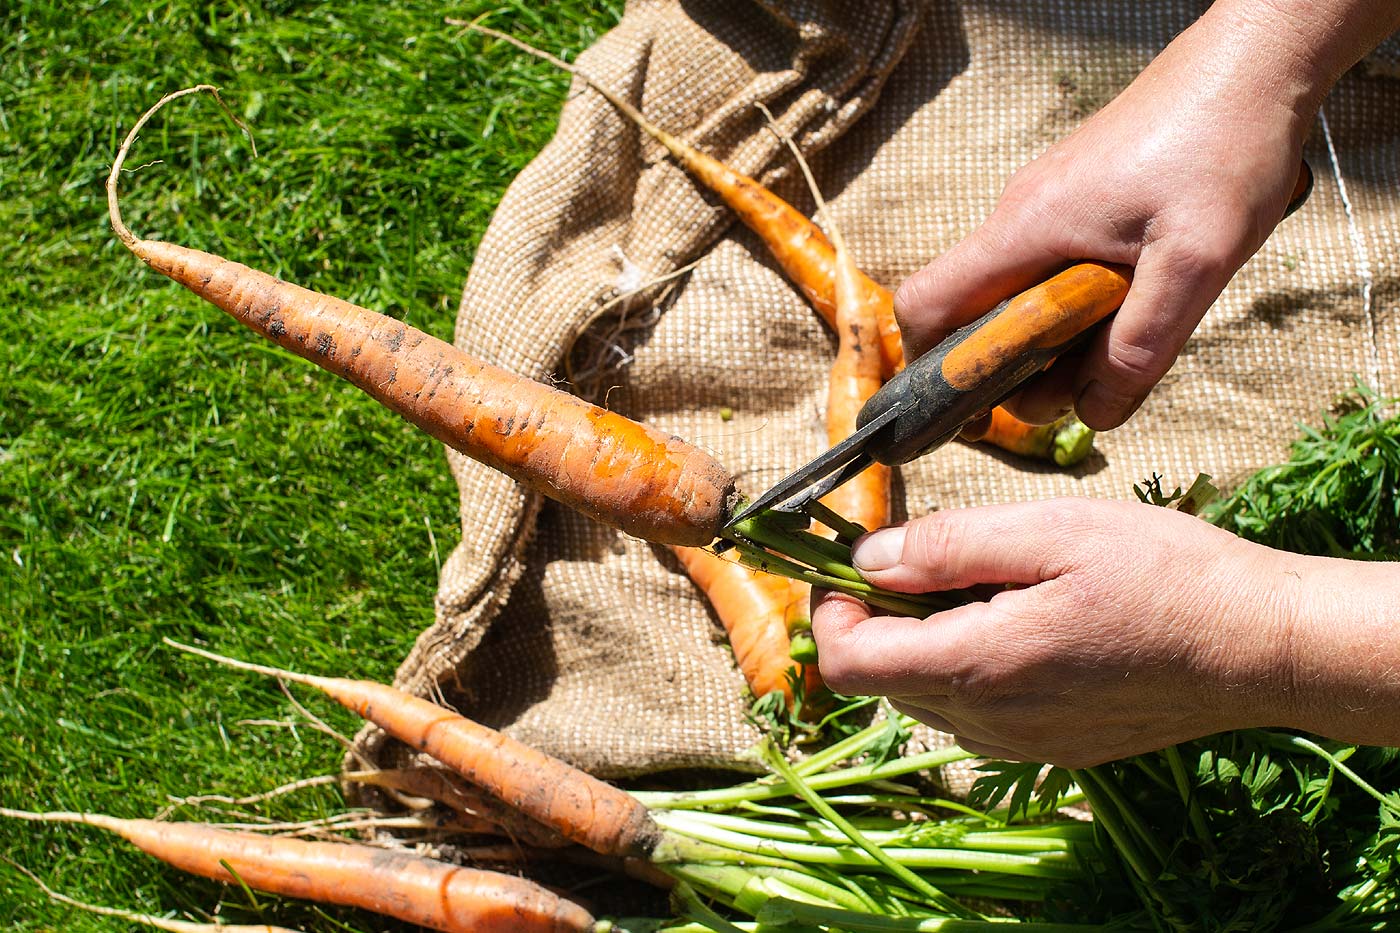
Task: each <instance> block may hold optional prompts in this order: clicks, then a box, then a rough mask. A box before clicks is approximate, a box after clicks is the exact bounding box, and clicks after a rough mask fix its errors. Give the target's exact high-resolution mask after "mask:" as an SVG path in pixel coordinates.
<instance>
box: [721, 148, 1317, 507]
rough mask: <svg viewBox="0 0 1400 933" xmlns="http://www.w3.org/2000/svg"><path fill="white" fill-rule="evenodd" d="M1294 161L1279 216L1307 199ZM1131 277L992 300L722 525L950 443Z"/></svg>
mask: <svg viewBox="0 0 1400 933" xmlns="http://www.w3.org/2000/svg"><path fill="white" fill-rule="evenodd" d="M1312 183H1313V175H1312V170H1311V169H1310V168H1309V167H1308V164H1307V163H1306V162H1303V163H1301V165H1300V167H1299V171H1298V180H1297V182H1296V184H1295V185H1294V188H1293V196H1292V198H1291V199H1290V201H1289V204H1288V209H1287V211H1286V212H1285V213H1284V216H1285V217H1286V216H1288V214H1291V213H1292V212H1293V211H1294V210H1296V209H1297V208H1298V207H1299V206H1300V205H1302V203H1303V201H1305V200H1306V199H1307V196H1308V193H1309V192H1310V191H1311V190H1312ZM1131 281H1132V271H1131V270H1130V269H1128V268H1127V267H1125V266H1118V265H1110V264H1106V263H1097V262H1081V263H1077V264H1075V265H1072V266H1070V267H1069V268H1067V269H1065V270H1063V271H1061V272H1060V273H1058V274H1056V275H1055V276H1053V277H1051V278H1049V279H1047V280H1046V281H1044V282H1042V283H1040V284H1039V285H1036V286H1035V287H1033V288H1031V289H1028V290H1027V291H1024V292H1022V293H1020V294H1019V295H1016V296H1015V297H1012V298H1009V299H1007V300H1006V301H1003V302H1001V303H1000V304H999V305H997V306H996V307H995V308H993V309H992V310H990V311H988V312H987V313H986V314H984V315H982V316H981V317H979V318H978V319H977V320H975V321H973V322H972V323H970V324H966V325H964V326H963V327H960V328H958V329H957V330H955V331H953V333H951V334H950V335H948V337H947V338H945V339H944V340H943V342H942V343H940V344H938V345H937V346H936V347H934V348H933V349H932V350H930V351H928V352H927V353H925V354H924V355H923V356H920V357H919V358H918V359H916V360H914V362H912V363H910V364H909V365H908V366H907V367H905V368H904V369H903V370H901V371H900V372H899V373H897V374H896V375H895V376H894V377H893V378H892V379H890V381H889V382H887V383H886V384H885V385H884V387H882V388H881V389H880V391H878V392H876V393H875V395H874V396H872V397H871V399H870V400H869V401H868V402H866V404H865V406H864V407H863V408H862V409H861V411H860V414H859V415H858V416H857V418H856V430H855V432H854V433H853V434H851V436H850V437H848V438H846V439H845V440H844V441H842V442H840V443H839V444H837V445H836V446H835V447H832V448H831V449H830V450H828V451H827V452H826V453H824V454H822V455H821V456H819V457H817V458H816V459H814V460H812V461H811V462H810V463H808V464H806V465H805V466H803V467H801V468H799V469H798V470H796V471H794V472H793V473H791V474H789V475H788V476H787V477H785V478H784V479H782V480H781V481H779V483H778V484H777V485H776V486H774V487H773V488H771V489H769V490H768V491H767V492H765V493H763V494H762V495H760V496H759V497H758V498H756V499H754V500H753V501H751V502H750V503H748V504H747V505H746V506H744V507H743V508H742V509H740V510H739V511H738V512H737V513H735V515H734V516H733V517H732V518H731V519H730V521H729V522H728V524H727V525H726V526H725V527H726V528H733V527H734V526H735V525H736V524H738V523H740V522H742V521H744V520H745V519H747V518H749V517H751V516H754V515H758V514H759V513H761V512H764V511H766V510H769V509H779V510H781V511H800V510H801V509H802V508H803V507H805V506H806V505H808V504H809V503H811V502H813V501H815V500H818V499H821V498H822V497H823V496H825V495H827V494H828V493H830V492H831V491H832V490H833V489H835V488H836V487H837V486H839V485H841V484H842V483H844V482H845V481H846V480H848V479H850V478H851V477H853V476H855V475H856V474H857V473H859V472H861V471H862V470H864V469H865V468H866V467H869V466H870V465H872V464H874V463H877V462H878V463H883V464H886V465H888V466H898V465H900V464H903V463H908V462H909V461H910V460H913V459H915V458H917V457H921V456H923V455H924V454H926V453H929V452H930V451H932V450H935V449H936V448H938V447H941V446H942V445H943V444H945V443H947V442H948V441H950V440H952V439H953V438H954V437H956V436H957V434H958V432H960V431H961V430H962V428H963V427H964V425H966V424H968V423H969V422H971V421H973V420H975V419H977V418H978V417H979V416H981V415H982V414H984V413H985V412H987V411H988V410H989V409H991V408H992V406H994V405H997V404H999V403H1000V402H1001V401H1003V400H1004V399H1006V398H1007V397H1008V396H1010V395H1012V394H1013V393H1015V392H1016V390H1017V389H1019V388H1020V387H1021V386H1022V384H1024V383H1025V382H1026V381H1027V380H1028V379H1030V377H1032V376H1034V375H1035V374H1036V373H1039V372H1040V371H1041V370H1043V369H1045V368H1046V367H1047V366H1048V365H1049V364H1050V363H1051V362H1053V361H1054V360H1055V358H1056V357H1058V356H1059V355H1060V354H1062V353H1064V352H1065V351H1066V350H1068V349H1070V348H1071V347H1073V346H1074V345H1075V344H1077V343H1079V342H1080V341H1081V340H1083V339H1085V338H1086V337H1087V336H1088V335H1089V334H1090V333H1091V332H1092V331H1093V330H1094V328H1095V326H1096V325H1098V324H1099V323H1100V322H1102V321H1103V320H1104V319H1105V318H1107V317H1109V316H1110V315H1111V314H1113V312H1115V311H1116V310H1118V306H1119V305H1121V304H1122V303H1123V299H1124V298H1125V297H1126V296H1127V294H1128V287H1129V285H1130V284H1131Z"/></svg>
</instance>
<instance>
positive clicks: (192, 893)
mask: <svg viewBox="0 0 1400 933" xmlns="http://www.w3.org/2000/svg"><path fill="white" fill-rule="evenodd" d="M491 8H492V6H491V5H489V4H485V3H480V2H470V3H467V4H465V5H459V6H450V7H441V6H438V5H433V4H422V5H419V4H413V5H411V6H409V7H408V8H403V7H400V6H398V5H395V4H381V3H373V4H371V3H362V2H345V0H342V2H338V3H295V2H281V0H268V2H266V3H263V4H256V3H255V4H245V3H243V2H240V0H233V2H224V0H218V2H208V3H195V2H192V0H170V2H152V3H148V4H129V5H128V4H121V3H110V4H107V3H87V4H83V5H81V6H79V5H76V4H60V3H56V2H54V0H47V2H36V3H27V2H22V0H12V2H10V3H7V4H5V5H4V7H3V12H0V27H3V28H0V230H3V236H0V255H3V268H4V270H5V275H4V276H3V278H0V373H2V374H3V378H0V804H3V805H5V806H10V807H23V808H33V809H48V808H54V809H58V808H63V809H87V810H97V811H103V812H108V813H113V814H115V815H118V816H127V817H132V816H147V815H150V814H152V813H154V812H155V811H157V810H158V809H160V808H161V807H162V806H163V805H164V804H165V803H166V799H167V795H177V796H183V795H189V794H196V793H204V792H219V793H229V794H245V793H250V792H256V791H259V790H263V789H267V788H270V787H273V786H275V785H277V784H279V783H281V782H284V781H288V780H292V779H295V778H299V777H304V776H308V775H313V774H323V773H329V772H331V771H334V770H335V769H336V768H337V767H338V766H339V762H340V752H339V750H338V749H337V748H336V747H335V746H334V744H333V743H332V742H331V741H330V740H329V739H327V738H326V737H324V736H321V735H319V734H317V733H315V732H312V731H309V730H306V729H304V728H303V729H298V730H296V731H289V730H287V729H280V728H272V727H265V726H255V725H248V724H245V721H246V720H249V719H285V718H287V717H288V716H290V715H291V708H290V706H289V704H288V702H287V701H286V699H285V698H284V697H283V696H282V695H281V694H280V693H279V692H278V690H277V688H276V686H275V685H273V684H269V683H266V682H261V681H259V680H257V679H256V678H253V677H250V676H247V675H242V674H237V673H233V672H229V671H224V670H217V669H212V668H211V667H210V666H209V665H208V664H206V663H204V662H201V661H198V660H194V659H187V658H185V657H183V656H177V655H176V654H175V653H174V652H172V651H170V650H169V649H167V648H165V647H163V646H162V645H161V643H160V639H161V638H162V636H171V637H174V638H177V639H184V640H193V641H199V642H203V643H205V644H208V645H210V646H212V647H215V648H216V649H219V650H223V651H226V652H228V653H231V654H236V655H238V656H241V657H246V658H249V659H253V660H259V661H265V662H269V663H277V664H283V665H293V666H297V667H300V668H303V669H306V670H310V671H316V672H335V673H344V674H353V675H357V676H364V677H371V678H381V679H387V678H389V677H391V676H392V673H393V670H394V667H395V665H396V664H397V662H398V661H399V659H401V658H402V657H403V656H404V654H405V653H406V651H407V649H408V647H409V645H410V644H411V642H412V640H413V638H414V637H415V635H416V634H417V632H419V631H420V630H421V629H422V628H424V627H425V626H426V625H428V624H429V623H430V622H431V620H432V605H433V593H434V589H435V585H436V577H437V572H438V567H439V564H440V561H441V560H442V559H443V558H444V557H445V556H446V554H447V552H448V551H449V550H450V549H451V548H452V546H453V545H454V543H455V542H456V540H457V537H458V531H457V500H456V489H455V487H454V485H453V484H452V482H451V479H450V477H449V475H448V472H447V468H446V464H445V460H444V458H443V456H442V452H441V450H440V449H439V447H438V446H437V445H436V444H435V443H434V442H431V441H429V440H428V439H426V438H424V437H423V436H421V435H419V434H417V433H415V432H413V431H411V430H410V429H408V428H407V427H406V426H405V425H404V424H403V423H402V422H400V421H398V420H397V419H396V418H394V417H393V416H391V415H388V414H387V413H385V412H384V411H382V410H380V409H379V408H378V407H377V406H375V405H374V404H373V403H372V402H370V401H369V400H367V399H365V398H363V397H361V396H360V395H358V394H357V393H356V392H355V391H354V390H352V389H350V388H349V387H347V386H345V385H342V384H339V383H337V382H334V381H333V380H331V379H330V378H329V377H327V376H324V375H322V374H320V373H317V372H316V371H314V370H313V368H312V367H311V366H310V365H309V364H306V363H304V362H302V361H300V360H297V359H295V358H293V357H291V356H290V355H288V354H286V353H284V352H282V351H280V350H278V349H276V348H274V347H272V346H271V345H269V344H264V343H261V342H259V341H257V340H256V339H254V338H252V337H251V336H250V335H248V334H247V333H246V332H244V331H242V330H241V328H240V327H239V326H238V325H236V324H235V323H233V322H232V321H230V320H227V319H225V318H223V317H222V316H221V315H220V313H219V312H218V311H216V310H214V309H212V308H210V307H208V306H205V305H203V304H202V303H201V302H199V301H198V300H197V299H195V298H194V297H193V296H191V295H189V294H187V293H185V292H183V291H181V290H180V289H179V288H178V287H176V286H174V285H172V284H169V283H167V282H165V281H164V280H162V279H159V278H158V277H156V276H155V275H154V274H152V273H149V272H147V271H145V270H144V268H143V267H142V266H141V265H140V264H139V263H138V262H137V261H136V260H135V259H134V258H133V257H131V256H130V255H129V254H127V253H126V252H125V251H124V250H122V249H121V248H120V247H119V245H118V244H117V242H116V240H115V238H114V237H113V236H112V235H111V233H110V231H109V229H108V227H107V223H106V217H105V199H104V193H103V190H102V180H103V178H104V177H105V175H106V172H107V168H108V166H109V164H110V160H111V157H112V155H113V153H114V151H115V148H116V144H117V142H118V141H119V140H120V138H121V136H122V135H123V134H124V133H125V131H126V128H127V127H128V126H129V125H130V124H131V122H132V121H134V119H135V118H136V117H137V116H138V115H139V114H140V113H141V111H143V110H144V109H145V108H146V107H147V106H149V105H150V104H151V103H153V102H154V101H155V100H156V98H158V97H159V96H160V95H161V94H162V93H164V92H166V91H169V90H173V89H175V88H178V87H183V86H186V85H190V84H194V83H199V82H212V83H215V84H219V85H221V86H222V88H223V90H224V93H225V95H226V96H227V98H228V100H229V102H230V103H231V105H232V106H233V107H234V108H235V110H236V111H237V112H239V113H240V114H242V115H243V116H244V117H246V118H247V119H248V121H249V122H250V124H251V125H252V127H253V130H254V133H255V136H256V139H257V144H258V150H259V153H260V157H259V158H257V159H253V158H252V157H251V153H250V150H249V148H248V146H247V144H246V142H245V141H244V140H243V139H242V138H241V137H240V136H239V134H238V133H237V131H236V130H234V129H233V127H232V126H231V125H230V124H229V123H228V121H227V120H225V119H224V118H223V117H222V116H221V115H220V114H219V112H218V110H217V107H215V106H214V105H213V103H212V102H211V101H210V100H209V99H208V98H207V97H199V98H194V99H192V100H190V101H184V102H180V103H178V104H176V105H174V106H172V107H171V108H169V109H168V110H167V111H166V112H165V113H164V114H163V115H161V116H160V117H157V119H156V120H155V121H154V122H153V123H152V125H151V126H150V127H149V128H148V129H147V131H146V132H145V134H144V135H143V137H142V139H141V141H140V142H138V144H137V146H136V148H135V149H134V151H133V153H132V157H131V159H130V161H129V163H128V164H129V165H131V166H133V167H135V166H143V165H144V166H145V167H143V168H141V169H140V171H138V172H136V173H134V174H129V175H128V176H127V179H126V182H125V190H126V192H127V194H126V197H125V200H124V207H125V211H126V215H127V219H128V222H129V223H130V224H131V225H132V227H133V228H134V229H135V230H136V231H137V232H138V234H141V235H145V236H152V237H158V238H165V239H170V240H174V241H176V242H179V243H182V244H185V245H189V246H195V247H200V248H204V249H208V250H211V251H214V252H218V253H221V254H223V255H225V256H228V257H229V258H232V259H236V260H239V261H243V262H247V263H249V264H250V265H254V266H256V267H259V268H262V269H265V270H267V271H270V272H274V273H276V274H278V275H281V276H283V277H286V278H288V279H290V280H292V281H296V282H298V283H300V284H304V285H307V286H310V287H312V288H317V289H321V290H324V291H327V292H331V293H334V294H337V295H340V296H341V297H344V298H347V299H350V300H353V301H356V302H359V303H362V304H365V305H367V306H369V307H372V308H376V309H379V310H383V311H386V312H388V313H391V314H394V315H396V316H398V317H402V318H405V319H407V320H409V321H411V322H412V323H413V324H415V325H416V326H418V327H421V328H424V329H426V330H428V331H429V332H431V333H434V334H437V335H439V336H443V337H449V336H450V334H451V332H452V321H453V317H454V314H455V311H456V303H457V298H458V296H459V294H460V291H461V286H462V282H463V280H464V278H465V276H466V272H467V269H468V267H469V265H470V262H471V258H472V252H473V250H474V248H475V246H476V243H477V240H478V238H479V237H480V235H481V232H482V230H483V229H484V227H485V225H486V222H487V220H488V219H489V217H490V214H491V211H492V210H493V208H494V206H495V204H496V203H497V201H498V199H499V197H500V195H501V193H502V192H503V190H504V188H505V186H506V185H507V184H508V183H509V182H510V180H511V178H513V177H514V175H515V174H516V173H517V172H518V171H519V170H520V169H521V168H522V167H523V166H524V164H525V162H526V161H527V160H528V159H529V158H530V157H531V156H532V155H533V154H534V153H535V152H537V151H538V149H539V148H540V146H542V145H543V144H544V142H545V141H546V140H547V139H548V137H549V135H550V133H551V132H552V131H553V126H554V120H555V116H556V114H557V111H558V107H559V104H560V102H561V100H562V97H563V93H564V90H565V87H566V84H565V81H564V80H563V79H562V78H561V77H559V76H558V75H556V74H554V73H552V72H551V71H550V70H549V69H548V68H547V66H541V65H538V64H536V63H534V62H532V61H527V60H525V59H524V57H523V56H521V55H520V54H518V53H514V52H508V51H506V50H505V49H501V48H498V49H494V50H492V51H490V52H488V53H485V54H482V46H481V43H480V42H479V41H478V40H476V39H474V38H458V37H457V31H456V30H452V29H449V28H447V27H444V26H443V25H442V24H441V17H442V16H443V15H445V14H451V15H457V16H472V15H475V14H477V13H479V12H482V11H484V10H487V9H491ZM532 8H538V9H539V10H542V11H543V12H530V10H531V9H532ZM617 16H618V10H617V9H616V5H615V4H613V5H606V6H605V5H597V4H587V3H583V2H577V0H572V2H568V3H563V4H559V3H556V4H549V5H536V4H530V3H528V2H525V0H519V2H512V3H510V4H507V5H505V8H503V9H502V11H501V13H500V14H499V15H498V16H496V17H495V18H494V19H493V20H492V22H493V23H495V24H496V25H503V26H505V27H506V28H510V29H512V30H513V31H516V32H518V33H520V34H522V35H524V36H526V37H528V38H531V39H533V40H534V41H536V42H538V43H539V44H541V45H544V46H546V47H549V48H552V49H562V50H564V51H566V52H568V53H569V54H573V53H574V52H576V51H577V50H579V49H581V48H583V47H584V46H586V45H588V44H589V43H590V42H591V41H592V40H593V39H594V38H595V37H596V36H597V35H598V34H599V33H600V32H601V31H603V30H604V29H606V28H607V27H608V26H609V25H611V24H612V23H613V22H615V21H616V18H617ZM153 160H162V162H161V164H158V165H146V163H150V162H152V161H153ZM306 699H308V702H310V703H311V705H312V707H313V708H314V709H316V710H317V711H319V712H322V713H323V714H325V715H326V716H327V718H328V719H329V720H330V721H331V722H332V723H333V724H334V725H336V726H337V727H338V728H340V729H341V730H343V731H346V732H351V731H353V730H354V728H355V723H353V722H351V721H350V719H349V718H348V717H347V716H343V715H336V714H335V713H334V711H331V710H329V709H328V707H327V706H326V704H325V703H322V702H315V701H314V700H313V699H311V698H306ZM339 806H340V800H339V797H338V794H337V793H336V792H335V791H325V790H320V791H311V792H305V793H302V794H299V795H297V796H296V797H294V798H292V799H290V800H284V801H282V802H280V803H277V804H272V805H270V806H268V808H267V812H268V813H270V814H272V815H276V816H287V815H295V816H297V817H309V816H315V815H317V814H320V813H328V812H331V811H333V810H335V809H336V808H337V807H339ZM0 852H3V853H5V854H6V855H8V856H9V857H11V858H13V859H15V860H16V861H19V862H21V863H23V864H25V865H28V866H29V867H31V868H33V869H35V870H36V871H38V872H39V873H40V874H41V875H42V876H43V877H45V878H46V879H47V880H49V882H50V883H51V884H53V885H55V886H58V887H60V888H61V889H62V890H64V891H65V892H67V893H69V894H71V895H73V896H77V897H81V898H84V899H87V900H90V901H95V902H98V903H104V904H111V905H120V906H124V907H127V908H131V909H137V910H143V911H148V912H154V913H166V914H170V915H173V916H184V917H187V918H191V919H200V918H204V917H207V916H208V915H209V914H211V913H213V912H215V911H218V913H219V914H220V916H222V917H223V918H225V919H228V920H240V921H243V922H253V921H255V920H259V919H261V920H262V921H264V922H278V923H282V924H284V925H286V926H291V927H300V928H302V929H306V930H308V931H330V930H347V929H348V930H389V929H397V927H395V926H394V925H392V924H389V923H386V922H384V921H381V920H378V919H377V918H372V917H369V916H368V915H364V914H358V913H355V912H353V911H335V910H329V911H324V912H323V911H318V910H315V909H313V908H309V907H306V906H302V905H296V904H292V903H290V902H277V901H275V900H273V899H270V898H265V897H259V898H257V900H256V905H257V906H254V902H253V901H251V900H250V899H249V898H248V896H247V895H245V894H244V893H242V892H240V891H236V890H232V889H226V888H223V887H221V886H219V885H216V884H213V883H204V882H201V881H198V880H193V881H192V880H190V879H189V878H187V877H185V876H183V875H180V874H179V873H177V872H175V871H173V870H170V869H166V868H164V867H162V866H161V865H159V864H158V863H156V862H154V861H153V860H151V859H149V858H147V857H146V856H143V855H141V854H139V853H135V852H133V851H131V850H129V849H128V848H126V847H125V846H124V845H122V844H117V843H115V842H114V841H113V840H112V839H111V838H106V837H103V836H101V835H100V834H99V833H97V832H96V831H92V830H87V829H83V828H78V827H68V826H52V827H46V826H34V825H29V824H14V823H8V822H0ZM0 928H4V929H13V930H25V931H29V930H60V929H61V930H72V931H89V930H112V929H122V928H125V926H124V925H122V924H119V923H117V922H116V921H113V920H110V919H101V918H93V917H89V916H87V915H84V914H80V913H78V912H77V911H75V910H73V909H71V908H67V907H61V906H56V905H52V904H49V903H48V902H47V901H46V900H45V898H44V897H43V896H42V895H41V894H40V893H39V892H38V891H37V890H36V889H35V888H34V887H33V886H32V885H31V884H30V882H29V881H27V880H26V879H25V878H24V877H23V876H22V875H21V874H19V873H18V872H16V871H15V870H13V869H11V868H9V867H8V866H5V865H3V864H0Z"/></svg>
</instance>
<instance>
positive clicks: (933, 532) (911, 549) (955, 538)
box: [851, 499, 1082, 593]
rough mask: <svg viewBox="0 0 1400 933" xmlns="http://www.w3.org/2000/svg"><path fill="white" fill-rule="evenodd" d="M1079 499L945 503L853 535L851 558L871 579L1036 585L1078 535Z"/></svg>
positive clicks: (909, 588) (1057, 568)
mask: <svg viewBox="0 0 1400 933" xmlns="http://www.w3.org/2000/svg"><path fill="white" fill-rule="evenodd" d="M1080 504H1081V502H1080V500H1074V499H1060V500H1054V501H1051V502H1025V503H1012V504H1008V505H993V506H983V507H979V508H971V509H949V510H947V511H943V512H935V513H933V514H932V515H927V516H924V517H923V518H917V519H914V520H913V521H909V522H906V523H905V524H903V525H898V526H894V527H890V528H881V529H880V530H879V531H875V532H872V533H870V534H868V535H865V536H863V537H861V538H860V539H858V540H857V541H856V543H855V545H854V546H853V548H852V549H851V562H852V563H853V564H854V565H855V568H856V569H857V570H858V571H860V574H861V576H863V577H865V579H866V580H868V581H869V582H871V583H873V584H875V585H876V586H881V587H884V588H885V589H888V590H894V591H895V592H899V593H932V592H939V591H942V590H953V589H961V588H963V587H968V586H973V585H976V584H979V583H1021V584H1036V583H1040V582H1042V581H1044V580H1049V579H1053V578H1054V577H1056V576H1058V575H1059V574H1060V572H1062V569H1063V568H1064V564H1065V557H1064V544H1065V543H1066V541H1067V540H1072V539H1074V538H1076V537H1077V536H1078V534H1079V531H1080V530H1081V527H1082V523H1076V517H1077V515H1078V513H1079V506H1080Z"/></svg>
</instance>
